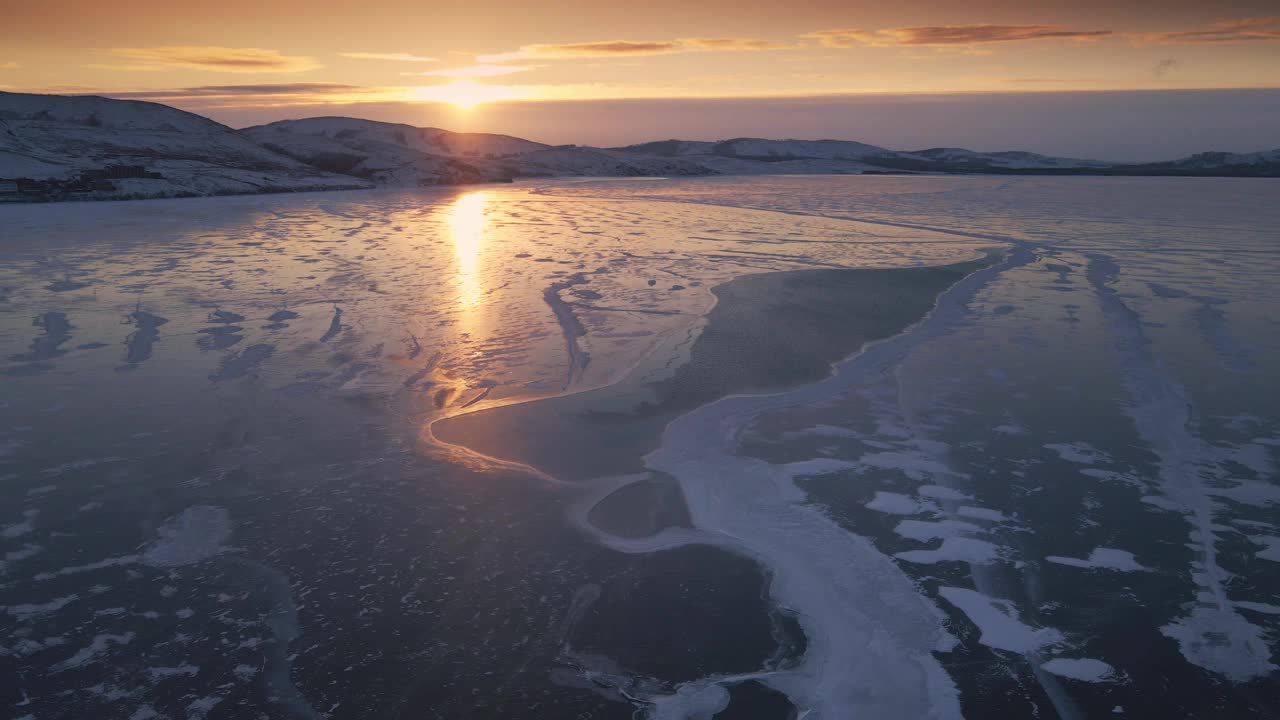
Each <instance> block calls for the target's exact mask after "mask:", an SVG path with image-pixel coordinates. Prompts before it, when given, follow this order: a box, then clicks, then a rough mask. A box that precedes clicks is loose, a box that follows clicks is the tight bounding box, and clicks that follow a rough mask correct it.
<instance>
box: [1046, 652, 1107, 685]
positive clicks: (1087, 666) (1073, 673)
mask: <svg viewBox="0 0 1280 720" xmlns="http://www.w3.org/2000/svg"><path fill="white" fill-rule="evenodd" d="M1040 669H1041V670H1044V671H1045V672H1051V673H1053V674H1054V675H1058V676H1060V677H1064V678H1071V679H1072V680H1080V681H1082V682H1091V683H1100V682H1107V681H1109V680H1111V679H1113V678H1114V677H1115V668H1113V667H1111V666H1110V665H1108V664H1106V663H1104V662H1102V661H1101V660H1095V659H1093V658H1054V659H1052V660H1050V661H1048V662H1046V663H1044V664H1043V665H1041V666H1040Z"/></svg>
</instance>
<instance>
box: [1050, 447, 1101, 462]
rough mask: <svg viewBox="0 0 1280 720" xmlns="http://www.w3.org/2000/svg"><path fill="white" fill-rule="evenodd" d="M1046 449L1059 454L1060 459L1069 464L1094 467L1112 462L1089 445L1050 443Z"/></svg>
mask: <svg viewBox="0 0 1280 720" xmlns="http://www.w3.org/2000/svg"><path fill="white" fill-rule="evenodd" d="M1045 447H1046V448H1048V449H1049V450H1052V451H1054V452H1056V453H1058V457H1060V458H1062V459H1063V460H1066V461H1067V462H1072V463H1078V464H1080V465H1093V464H1095V463H1099V462H1110V460H1111V456H1110V455H1108V454H1106V453H1104V452H1102V451H1101V450H1099V449H1097V448H1095V447H1093V446H1092V445H1089V444H1088V443H1082V442H1075V443H1048V444H1047V445H1045Z"/></svg>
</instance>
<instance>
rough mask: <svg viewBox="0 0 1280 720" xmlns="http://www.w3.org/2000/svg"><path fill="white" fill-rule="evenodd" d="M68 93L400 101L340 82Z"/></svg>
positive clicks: (265, 101)
mask: <svg viewBox="0 0 1280 720" xmlns="http://www.w3.org/2000/svg"><path fill="white" fill-rule="evenodd" d="M69 92H71V93H72V94H94V95H106V96H108V97H113V98H119V99H121V100H152V101H156V102H165V103H197V104H202V105H209V104H212V105H225V104H232V105H292V104H326V103H351V102H361V101H365V100H369V99H378V100H383V99H403V92H402V91H399V90H397V89H395V88H383V87H369V86H365V85H348V84H344V83H319V82H317V83H306V82H301V83H262V84H251V85H199V86H196V87H185V88H173V89H169V90H131V91H107V90H102V89H97V88H83V89H79V90H75V91H69Z"/></svg>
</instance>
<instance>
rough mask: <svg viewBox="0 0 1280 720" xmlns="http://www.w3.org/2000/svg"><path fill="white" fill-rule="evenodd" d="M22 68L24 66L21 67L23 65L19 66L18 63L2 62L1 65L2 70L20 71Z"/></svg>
mask: <svg viewBox="0 0 1280 720" xmlns="http://www.w3.org/2000/svg"><path fill="white" fill-rule="evenodd" d="M20 67H22V66H21V65H19V64H18V63H16V62H2V63H0V70H17V69H18V68H20Z"/></svg>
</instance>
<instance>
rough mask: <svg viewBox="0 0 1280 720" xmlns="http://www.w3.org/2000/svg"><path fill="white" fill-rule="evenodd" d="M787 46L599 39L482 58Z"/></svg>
mask: <svg viewBox="0 0 1280 720" xmlns="http://www.w3.org/2000/svg"><path fill="white" fill-rule="evenodd" d="M788 47H792V46H791V45H788V44H787V43H781V42H775V41H773V40H763V39H760V38H707V37H693V38H678V39H676V40H599V41H595V42H579V43H553V44H536V45H522V46H520V49H519V50H516V51H514V52H506V53H498V54H496V55H481V56H479V57H477V58H476V60H478V61H479V62H482V63H494V62H506V61H509V60H527V59H530V58H545V59H560V58H583V57H628V56H636V55H673V54H675V53H687V52H711V51H744V50H782V49H785V48H788Z"/></svg>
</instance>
